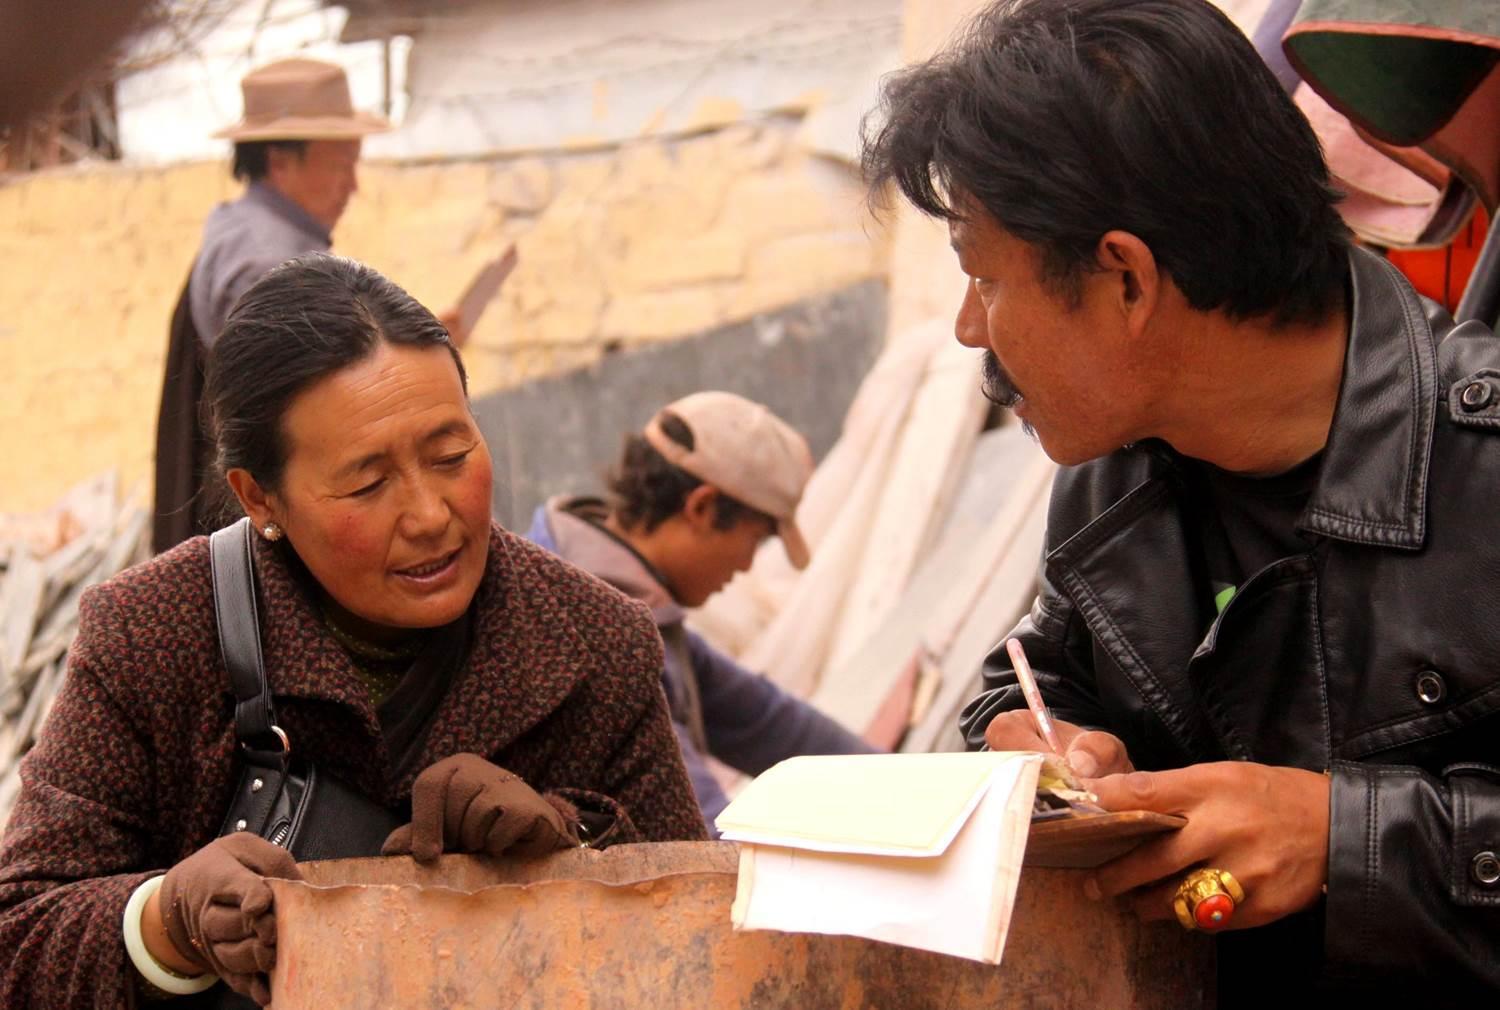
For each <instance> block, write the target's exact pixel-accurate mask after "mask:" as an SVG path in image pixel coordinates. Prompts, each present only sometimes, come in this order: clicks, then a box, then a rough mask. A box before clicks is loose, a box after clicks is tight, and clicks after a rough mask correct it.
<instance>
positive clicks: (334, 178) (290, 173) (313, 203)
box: [269, 140, 360, 231]
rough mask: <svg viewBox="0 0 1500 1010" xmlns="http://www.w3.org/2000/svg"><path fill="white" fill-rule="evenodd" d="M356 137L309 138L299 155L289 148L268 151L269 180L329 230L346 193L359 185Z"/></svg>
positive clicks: (339, 214)
mask: <svg viewBox="0 0 1500 1010" xmlns="http://www.w3.org/2000/svg"><path fill="white" fill-rule="evenodd" d="M359 147H360V142H359V141H357V140H310V141H308V142H307V149H306V150H305V151H304V152H303V153H302V155H301V156H300V157H299V156H298V155H297V154H295V153H293V152H291V151H278V150H275V149H273V150H272V151H271V162H270V166H269V168H270V171H269V177H270V182H271V184H272V185H273V186H275V187H276V189H278V190H279V191H281V193H283V194H284V195H286V196H287V197H289V198H290V199H291V200H293V201H294V202H295V203H296V204H297V205H298V206H299V207H301V208H302V209H303V210H305V211H307V213H308V214H310V215H312V217H313V218H314V220H316V221H317V222H318V223H320V224H322V225H323V226H324V227H325V228H327V229H328V230H329V231H333V228H334V226H335V225H337V224H338V222H339V218H340V217H342V216H343V214H344V208H345V207H346V206H348V204H349V197H351V196H353V195H354V193H355V191H356V190H358V189H359V182H358V179H357V178H356V166H357V165H358V164H359Z"/></svg>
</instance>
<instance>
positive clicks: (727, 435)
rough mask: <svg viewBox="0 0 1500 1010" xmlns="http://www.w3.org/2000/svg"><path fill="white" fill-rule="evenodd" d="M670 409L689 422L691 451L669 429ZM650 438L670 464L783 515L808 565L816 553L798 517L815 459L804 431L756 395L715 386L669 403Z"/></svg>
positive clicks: (798, 558)
mask: <svg viewBox="0 0 1500 1010" xmlns="http://www.w3.org/2000/svg"><path fill="white" fill-rule="evenodd" d="M663 414H675V415H676V416H677V417H679V418H681V420H682V422H683V423H684V424H686V425H687V426H688V430H690V431H691V432H692V434H693V447H692V448H691V449H689V448H688V447H687V446H685V445H683V444H682V443H680V442H678V441H677V440H675V439H674V438H672V437H671V436H670V435H668V434H667V433H666V432H665V431H664V430H662V427H661V418H662V415H663ZM644 435H645V437H646V441H648V442H650V443H651V447H652V448H653V449H655V450H656V451H657V452H659V453H661V454H662V456H663V457H664V458H665V459H666V460H667V462H668V463H671V464H672V465H673V466H675V467H678V468H680V469H682V470H685V471H687V472H688V473H690V474H692V475H693V476H694V477H697V478H698V479H699V480H701V481H703V482H705V483H708V484H712V485H713V486H714V487H716V488H718V489H719V490H720V491H723V492H724V493H725V494H727V495H729V496H730V497H731V498H734V499H735V500H737V501H741V502H744V503H745V504H746V505H749V506H750V507H751V508H753V509H757V510H758V511H761V512H764V513H765V514H766V515H768V516H770V517H771V518H772V519H774V520H776V534H777V536H779V537H781V543H782V546H783V547H784V548H785V549H786V556H787V558H788V559H789V560H790V561H791V563H792V565H793V566H794V567H796V568H798V569H802V568H806V567H807V563H808V561H809V560H810V559H811V557H812V554H811V552H810V551H809V550H808V548H807V541H806V540H805V539H803V536H802V531H801V530H799V529H798V528H797V523H796V515H797V504H798V503H799V502H801V500H802V491H803V489H804V488H805V487H807V481H808V478H810V477H811V476H812V472H813V458H812V451H811V450H810V449H808V447H807V440H806V439H805V438H803V437H802V436H801V435H800V434H798V433H797V431H796V429H794V428H793V427H792V426H791V425H789V424H787V423H786V422H785V421H783V420H782V419H781V418H779V417H777V416H776V415H775V414H773V413H771V411H770V410H769V409H767V408H766V407H764V406H762V405H761V404H759V403H756V402H754V401H753V400H747V399H745V398H744V397H743V396H737V395H736V394H734V393H725V392H719V391H711V392H705V393H693V394H692V395H691V396H685V397H683V398H682V399H680V400H677V401H675V402H673V403H669V404H668V405H667V406H665V407H663V408H662V409H661V410H660V411H658V412H657V414H656V416H655V417H653V418H652V419H651V420H650V421H649V422H647V424H646V430H645V432H644Z"/></svg>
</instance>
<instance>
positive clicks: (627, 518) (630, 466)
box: [607, 410, 774, 533]
mask: <svg viewBox="0 0 1500 1010" xmlns="http://www.w3.org/2000/svg"><path fill="white" fill-rule="evenodd" d="M660 424H661V430H662V431H663V432H665V433H666V435H667V437H668V438H670V439H671V440H672V441H674V442H676V443H678V444H679V445H681V446H682V447H683V448H685V449H691V448H693V445H694V439H693V430H692V429H691V428H689V427H688V425H687V422H686V421H684V420H683V419H682V418H680V417H678V416H677V415H676V414H674V413H672V412H671V411H669V410H664V411H662V412H661V415H660ZM607 481H608V485H609V496H610V509H611V511H613V512H614V514H615V517H616V518H618V519H619V520H620V525H622V526H624V527H625V528H626V529H631V530H633V529H637V528H640V529H642V530H643V531H644V532H646V533H650V532H651V531H652V530H654V529H656V528H657V527H658V526H660V525H661V524H662V523H664V522H666V521H667V520H668V519H670V518H672V517H673V516H674V515H676V514H677V513H679V512H681V511H682V505H683V502H685V501H686V500H687V496H688V495H689V494H691V493H692V491H693V489H694V488H696V487H698V486H699V485H701V484H704V483H706V481H701V480H699V479H698V478H697V477H694V476H693V475H692V474H690V473H688V472H687V471H686V470H683V469H682V468H680V467H677V466H674V465H672V464H671V463H669V462H667V459H666V457H665V456H663V455H662V454H661V453H659V452H657V451H656V449H654V448H653V447H652V445H651V443H650V442H648V441H647V440H646V438H645V436H644V435H638V434H637V435H627V436H625V449H624V451H623V452H622V453H621V454H620V461H619V463H618V464H617V465H616V466H615V468H614V469H613V470H611V471H610V473H609V476H608V478H607ZM757 517H758V518H762V519H764V520H765V521H766V522H768V523H773V524H774V520H772V519H771V517H770V516H767V515H765V513H763V512H761V511H759V510H757V509H754V508H751V507H750V506H749V505H746V504H745V503H744V502H742V501H739V500H738V499H736V498H731V497H730V496H729V495H727V494H725V493H724V492H722V491H720V492H719V497H718V498H717V499H716V502H715V506H714V528H715V529H720V530H727V529H731V528H732V527H733V526H734V525H735V524H736V523H738V522H739V521H740V520H741V519H746V518H757Z"/></svg>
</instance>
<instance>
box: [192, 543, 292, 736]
mask: <svg viewBox="0 0 1500 1010" xmlns="http://www.w3.org/2000/svg"><path fill="white" fill-rule="evenodd" d="M254 530H255V527H254V524H252V523H251V522H250V518H249V516H246V517H245V518H243V519H241V520H240V521H239V522H236V523H233V524H232V525H229V526H226V527H224V528H223V529H221V530H218V531H216V532H215V533H213V534H212V535H211V536H210V537H209V538H208V546H209V554H208V558H209V570H210V571H211V572H212V574H213V584H214V616H215V617H216V618H217V623H218V626H219V651H220V652H222V653H223V655H224V666H225V667H226V668H227V669H228V670H229V685H230V687H231V688H233V690H234V699H235V702H234V735H235V737H236V738H237V739H238V740H239V742H240V746H241V747H243V748H244V750H245V751H246V752H247V753H248V754H250V755H251V756H253V757H259V758H262V759H265V758H270V759H272V760H279V759H280V758H282V757H284V756H285V754H286V752H287V751H288V750H289V746H288V744H287V740H286V734H285V733H283V732H282V731H281V728H280V727H278V726H277V725H276V712H275V710H274V709H273V708H272V707H271V688H270V685H269V684H267V683H266V668H265V664H264V662H263V661H262V659H261V653H260V615H259V613H258V611H257V609H256V605H255V532H254Z"/></svg>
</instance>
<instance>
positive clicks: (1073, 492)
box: [961, 251, 1500, 1006]
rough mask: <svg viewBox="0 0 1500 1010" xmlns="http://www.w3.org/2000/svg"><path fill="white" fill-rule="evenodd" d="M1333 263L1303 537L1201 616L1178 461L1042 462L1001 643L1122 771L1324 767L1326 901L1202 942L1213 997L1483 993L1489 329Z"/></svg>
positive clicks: (1492, 552) (1490, 973) (1493, 360)
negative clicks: (1035, 576)
mask: <svg viewBox="0 0 1500 1010" xmlns="http://www.w3.org/2000/svg"><path fill="white" fill-rule="evenodd" d="M1351 276H1352V299H1351V303H1350V304H1351V306H1352V314H1351V317H1350V334H1349V343H1348V350H1347V353H1346V360H1345V370H1344V378H1343V386H1342V389H1341V391H1340V393H1339V400H1338V407H1337V411H1336V413H1335V416H1334V421H1333V427H1332V430H1331V432H1330V435H1329V441H1328V444H1327V446H1326V448H1325V450H1324V457H1323V464H1322V467H1321V470H1320V473H1319V476H1318V478H1317V483H1316V485H1315V487H1314V489H1313V490H1312V493H1311V497H1310V499H1309V501H1308V504H1307V507H1306V510H1305V511H1304V512H1303V514H1302V520H1301V524H1300V529H1301V531H1302V532H1303V533H1304V534H1310V535H1311V537H1310V539H1311V540H1312V542H1313V543H1314V546H1313V548H1312V550H1311V551H1310V552H1309V553H1307V554H1303V555H1299V556H1294V557H1288V558H1285V559H1283V560H1280V561H1277V562H1275V563H1274V564H1271V565H1270V566H1268V567H1266V568H1264V569H1262V570H1261V571H1259V572H1256V573H1255V574H1254V575H1253V576H1252V577H1251V578H1250V579H1249V580H1248V581H1247V582H1245V583H1244V584H1242V585H1241V586H1240V588H1239V591H1238V593H1237V594H1236V595H1235V596H1234V598H1233V599H1232V600H1231V601H1230V603H1229V605H1228V606H1227V607H1226V608H1225V609H1224V611H1223V613H1222V614H1220V615H1219V616H1218V617H1217V618H1215V617H1214V615H1213V611H1212V608H1211V605H1207V604H1208V599H1207V597H1206V595H1205V594H1204V593H1203V592H1201V591H1200V587H1201V585H1202V583H1201V582H1198V581H1195V574H1194V573H1195V572H1201V570H1202V564H1201V557H1200V553H1199V552H1200V546H1199V544H1198V542H1197V538H1196V537H1194V536H1193V535H1192V534H1191V533H1190V532H1189V531H1191V530H1192V529H1193V528H1194V522H1193V518H1192V516H1191V514H1190V512H1191V510H1192V505H1191V504H1190V501H1191V499H1190V498H1189V496H1188V494H1187V493H1186V489H1185V485H1184V467H1183V464H1182V462H1181V461H1180V459H1179V458H1178V457H1176V456H1174V455H1173V454H1172V453H1171V452H1170V451H1169V450H1168V449H1167V448H1166V447H1165V446H1162V445H1159V444H1149V443H1143V444H1141V445H1138V446H1133V447H1130V448H1126V449H1123V450H1120V451H1119V452H1116V453H1114V454H1112V455H1110V456H1108V457H1105V458H1103V459H1098V460H1094V461H1092V462H1089V463H1086V464H1084V465H1082V466H1078V467H1072V468H1065V469H1064V470H1062V471H1061V472H1060V473H1059V475H1058V478H1057V483H1056V485H1055V488H1054V490H1053V494H1052V504H1051V511H1050V515H1049V524H1048V531H1047V554H1046V558H1045V561H1044V564H1043V567H1042V578H1041V590H1040V595H1039V596H1038V598H1037V600H1036V602H1035V604H1034V605H1033V607H1032V610H1031V613H1030V615H1029V616H1028V617H1027V618H1026V619H1025V620H1023V621H1022V622H1021V625H1020V626H1019V628H1018V629H1017V631H1016V634H1017V635H1019V636H1020V637H1021V638H1022V640H1023V642H1024V644H1025V646H1026V651H1027V654H1028V656H1029V657H1030V658H1031V661H1032V663H1033V665H1034V666H1035V668H1036V671H1037V678H1038V682H1039V684H1040V686H1041V690H1042V694H1043V695H1044V697H1045V698H1046V699H1047V700H1048V702H1049V704H1050V705H1051V707H1052V708H1053V710H1054V714H1055V715H1056V716H1057V717H1058V718H1060V719H1066V720H1069V721H1071V722H1074V723H1077V724H1080V725H1086V726H1093V727H1100V728H1106V729H1109V730H1110V731H1112V732H1114V733H1116V734H1117V735H1119V736H1120V737H1121V738H1122V739H1123V740H1124V741H1125V743H1126V745H1127V746H1128V748H1129V751H1130V755H1131V757H1132V759H1133V760H1134V762H1135V764H1136V766H1137V767H1139V768H1143V769H1162V768H1173V767H1181V766H1184V765H1188V764H1194V763H1198V762H1204V761H1216V760H1225V759H1233V760H1242V761H1257V762H1262V763H1265V764H1273V765H1290V766H1296V767H1299V768H1306V769H1317V770H1323V769H1332V774H1333V778H1332V797H1331V831H1330V839H1329V879H1328V896H1327V899H1326V901H1325V902H1321V903H1320V905H1319V907H1317V908H1315V909H1314V910H1312V911H1311V912H1308V913H1305V914H1303V915H1301V916H1293V917H1290V918H1289V919H1288V920H1283V922H1282V923H1280V924H1276V925H1272V926H1269V927H1264V928H1263V929H1259V930H1248V931H1244V932H1241V933H1238V934H1236V933H1229V934H1224V936H1223V937H1221V939H1220V944H1219V947H1220V964H1221V970H1220V978H1221V980H1222V981H1221V986H1220V995H1221V1001H1223V1000H1224V998H1225V997H1226V995H1227V993H1228V989H1230V988H1232V987H1235V986H1241V987H1245V986H1255V987H1260V988H1262V989H1265V988H1270V989H1273V990H1274V989H1278V988H1280V989H1281V990H1283V991H1286V990H1289V989H1290V988H1292V986H1293V985H1294V984H1296V985H1300V984H1302V983H1304V982H1305V983H1311V984H1312V985H1314V986H1315V987H1316V988H1321V989H1332V990H1334V991H1344V992H1353V991H1355V990H1362V989H1366V988H1368V989H1369V991H1370V995H1372V996H1373V997H1374V998H1373V1000H1371V999H1365V1000H1364V1002H1363V1004H1362V1005H1363V1006H1368V1005H1370V1002H1372V1001H1373V1002H1376V1003H1385V1002H1388V1001H1389V1002H1401V1001H1407V1000H1408V999H1410V998H1415V1002H1408V1003H1407V1005H1411V1006H1431V1005H1434V1002H1433V1001H1434V999H1437V1000H1439V1001H1442V1002H1446V1001H1447V1000H1448V999H1449V998H1450V997H1452V998H1456V997H1457V996H1458V995H1459V994H1460V993H1464V994H1466V995H1472V994H1476V993H1478V994H1488V997H1489V998H1490V999H1493V997H1494V996H1495V994H1496V993H1500V863H1497V862H1496V858H1497V857H1500V715H1497V713H1500V340H1497V338H1496V337H1495V336H1494V335H1492V334H1491V333H1490V331H1489V330H1488V329H1486V328H1485V327H1483V326H1480V325H1478V324H1474V323H1469V324H1465V325H1463V326H1457V327H1455V326H1454V324H1453V322H1452V321H1451V319H1449V318H1448V317H1447V315H1446V314H1444V313H1443V312H1442V311H1441V310H1440V309H1439V308H1437V307H1436V306H1434V305H1433V304H1431V303H1430V302H1426V301H1425V300H1424V299H1421V298H1419V297H1418V296H1417V295H1416V293H1415V292H1413V291H1412V289H1411V287H1410V286H1409V285H1408V284H1407V283H1406V281H1405V280H1404V279H1403V278H1402V277H1401V276H1400V275H1399V274H1398V273H1397V272H1396V271H1395V270H1394V269H1393V268H1392V267H1390V266H1389V264H1387V263H1386V262H1385V261H1384V260H1382V259H1380V258H1378V257H1376V256H1373V255H1371V254H1369V253H1367V252H1362V251H1356V252H1354V253H1353V254H1352V259H1351ZM1205 628H1206V629H1207V631H1206V632H1205V630H1204V629H1205ZM984 688H985V690H984V692H983V693H982V694H981V695H980V696H979V697H978V698H976V699H975V700H974V701H973V702H971V703H970V704H969V706H968V707H967V708H966V709H965V711H964V713H963V715H962V717H961V725H962V729H963V731H964V734H965V736H966V738H967V739H968V741H969V743H970V744H971V745H972V746H978V745H980V744H981V743H982V742H983V736H984V728H985V727H986V726H987V725H988V724H989V722H990V719H991V718H993V716H994V715H995V714H996V713H997V712H1000V711H1002V710H1006V709H1012V708H1021V707H1024V704H1025V703H1024V701H1023V700H1022V699H1021V697H1020V693H1019V691H1018V690H1017V688H1016V687H1015V681H1014V676H1013V674H1012V672H1011V669H1010V665H1009V662H1008V660H1007V659H1006V657H1005V652H1004V650H1003V649H997V650H996V651H995V652H994V653H992V655H991V657H990V660H989V662H988V663H987V665H986V669H985V674H984ZM1240 954H1243V955H1244V956H1238V955H1240ZM1247 973H1248V974H1247ZM1403 993H1406V994H1410V995H1409V996H1408V995H1403Z"/></svg>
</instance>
